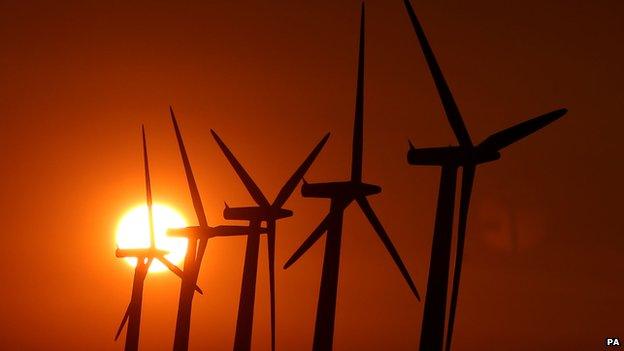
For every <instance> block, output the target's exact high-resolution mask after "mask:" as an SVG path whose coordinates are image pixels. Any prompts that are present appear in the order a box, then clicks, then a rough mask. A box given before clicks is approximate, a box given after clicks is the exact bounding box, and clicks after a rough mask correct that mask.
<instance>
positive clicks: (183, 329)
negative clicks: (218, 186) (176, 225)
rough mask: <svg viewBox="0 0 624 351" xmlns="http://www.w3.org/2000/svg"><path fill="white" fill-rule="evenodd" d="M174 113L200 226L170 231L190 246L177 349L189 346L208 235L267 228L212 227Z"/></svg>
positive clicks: (258, 231)
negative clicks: (192, 317) (198, 278)
mask: <svg viewBox="0 0 624 351" xmlns="http://www.w3.org/2000/svg"><path fill="white" fill-rule="evenodd" d="M169 111H170V113H171V120H172V122H173V127H174V130H175V133H176V138H177V140H178V147H179V149H180V155H181V157H182V163H183V165H184V172H185V174H186V179H187V182H188V186H189V191H190V193H191V199H192V200H193V207H194V208H195V214H196V216H197V221H198V223H199V226H192V227H187V228H182V229H174V230H170V231H169V235H174V236H183V237H186V238H188V247H187V252H186V257H185V259H184V275H183V277H182V284H181V287H180V300H179V305H178V316H177V321H176V331H175V338H174V342H173V349H174V351H186V350H188V342H189V334H190V330H191V310H192V304H193V295H194V293H193V290H194V288H193V287H194V286H195V285H196V284H197V277H198V276H199V269H200V266H201V262H202V259H203V257H204V252H205V251H206V246H207V244H208V239H210V238H212V237H215V236H235V235H247V234H260V233H263V232H266V228H260V227H259V226H258V227H254V228H252V227H249V226H232V225H221V226H216V227H211V226H209V225H208V221H207V220H206V214H205V213H204V207H203V205H202V202H201V197H200V196H199V190H198V188H197V183H195V176H194V175H193V170H192V168H191V163H190V161H189V159H188V155H187V153H186V148H185V147H184V141H183V140H182V134H181V133H180V128H179V127H178V122H177V120H176V118H175V115H174V113H173V109H172V108H169Z"/></svg>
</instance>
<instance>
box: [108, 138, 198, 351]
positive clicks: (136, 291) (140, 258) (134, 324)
mask: <svg viewBox="0 0 624 351" xmlns="http://www.w3.org/2000/svg"><path fill="white" fill-rule="evenodd" d="M141 134H142V137H143V161H144V165H145V190H146V197H147V213H148V221H149V236H150V246H149V247H148V248H140V249H120V248H117V250H116V251H115V255H116V256H117V257H136V259H137V264H136V267H135V269H134V281H133V283H132V295H131V297H130V303H129V304H128V307H127V308H126V312H125V313H124V316H123V318H122V320H121V323H120V325H119V328H118V329H117V333H116V335H115V340H117V339H119V335H120V334H121V331H122V330H123V327H124V326H125V324H126V322H128V331H127V333H126V344H125V348H124V349H125V350H126V351H136V350H138V348H139V331H140V329H141V306H142V304H143V283H144V282H145V278H146V276H147V272H148V270H149V267H150V265H151V264H152V262H153V260H154V259H157V260H159V261H160V262H162V263H163V264H164V265H165V266H166V267H167V268H169V270H170V271H172V272H173V273H175V274H176V275H177V276H178V277H180V278H182V276H183V273H182V271H181V270H180V268H178V267H177V266H176V265H175V264H173V263H172V262H171V261H169V260H168V259H166V258H165V255H166V254H168V252H167V251H165V250H160V249H158V248H156V239H155V237H154V216H153V213H152V187H151V183H150V173H149V162H148V159H147V143H146V141H145V128H144V127H143V126H141ZM194 290H196V291H198V292H199V293H200V294H201V293H202V291H201V289H200V288H199V287H197V285H194Z"/></svg>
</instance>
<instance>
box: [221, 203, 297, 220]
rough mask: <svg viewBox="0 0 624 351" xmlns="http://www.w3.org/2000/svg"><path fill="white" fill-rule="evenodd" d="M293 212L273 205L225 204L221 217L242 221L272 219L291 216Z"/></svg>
mask: <svg viewBox="0 0 624 351" xmlns="http://www.w3.org/2000/svg"><path fill="white" fill-rule="evenodd" d="M292 215H293V212H292V211H291V210H287V209H284V208H279V207H275V206H269V207H266V206H250V207H229V206H228V205H227V204H225V208H224V209H223V218H225V219H227V220H243V221H274V220H277V219H282V218H287V217H291V216H292Z"/></svg>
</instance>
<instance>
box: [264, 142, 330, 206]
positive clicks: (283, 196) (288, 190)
mask: <svg viewBox="0 0 624 351" xmlns="http://www.w3.org/2000/svg"><path fill="white" fill-rule="evenodd" d="M328 138H329V133H327V134H325V136H324V137H323V139H321V141H320V142H319V143H318V144H317V145H316V147H315V148H314V149H313V150H312V152H310V154H309V155H308V157H307V158H306V159H305V160H304V161H303V163H302V164H301V165H300V166H299V168H297V170H296V171H295V173H293V175H292V176H291V177H290V179H288V181H287V182H286V184H284V186H283V187H282V189H281V190H280V192H279V194H277V197H276V198H275V201H273V206H274V207H277V208H281V207H282V206H283V205H284V204H285V203H286V200H288V198H289V197H290V195H291V194H292V192H293V191H294V190H295V188H296V187H297V184H299V182H300V181H301V179H302V178H303V176H304V175H305V173H306V172H307V171H308V169H309V168H310V166H311V165H312V162H314V160H315V159H316V156H318V154H319V153H320V152H321V150H322V149H323V146H325V143H326V142H327V139H328Z"/></svg>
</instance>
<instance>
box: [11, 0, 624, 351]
mask: <svg viewBox="0 0 624 351" xmlns="http://www.w3.org/2000/svg"><path fill="white" fill-rule="evenodd" d="M414 7H415V9H416V11H417V12H418V14H419V16H420V18H421V21H422V22H423V25H424V27H425V30H426V32H427V34H428V36H429V39H430V41H431V44H432V46H433V48H434V50H435V51H436V53H437V55H438V58H439V61H440V64H441V66H442V68H443V70H444V72H445V74H446V76H447V79H448V81H449V84H450V86H451V89H452V90H453V92H454V94H455V96H456V99H457V102H458V104H459V106H460V108H461V109H462V111H463V114H464V116H465V121H466V124H467V126H468V129H469V130H470V132H471V134H472V136H473V139H474V140H475V141H476V140H481V139H482V138H484V137H485V136H487V135H488V134H489V133H491V132H494V131H497V130H499V129H501V128H504V127H507V126H509V125H511V124H513V123H515V122H519V121H521V120H523V119H526V118H529V117H533V116H536V115H539V114H541V113H544V112H547V111H550V110H553V109H556V108H559V107H567V108H568V109H569V110H570V112H569V113H568V115H567V116H566V117H565V118H564V119H562V120H560V121H558V122H556V123H555V124H553V125H552V126H549V127H548V128H546V129H545V130H543V131H542V132H540V133H538V134H536V135H534V136H532V137H530V138H529V139H527V140H525V141H523V142H521V143H519V144H517V145H514V146H512V147H510V148H509V149H507V150H505V152H504V154H503V158H502V159H501V160H500V161H499V162H496V163H494V164H488V165H485V166H483V167H480V168H479V170H478V172H477V181H476V185H475V191H474V196H473V202H472V204H473V206H472V209H471V214H470V220H469V229H468V237H467V240H468V241H467V245H466V257H465V265H464V270H463V276H462V290H461V292H460V301H459V309H458V319H457V326H456V334H455V335H456V338H455V340H454V343H455V346H456V349H457V350H501V349H505V350H529V349H534V350H590V349H592V350H593V349H599V348H600V347H601V346H602V344H603V342H604V341H603V338H605V337H607V336H613V335H618V333H622V332H623V331H622V319H621V318H622V315H624V304H622V302H621V296H624V282H622V279H621V276H622V268H623V264H622V260H621V257H622V250H623V249H624V238H623V236H622V235H621V234H622V233H624V228H623V227H622V221H621V220H619V218H620V217H621V214H620V213H619V211H618V210H619V209H621V206H620V201H621V198H622V195H624V194H623V191H622V186H621V181H620V180H621V179H622V177H623V176H624V168H623V167H622V166H621V163H620V161H621V160H620V159H621V157H620V156H619V154H618V152H619V151H620V149H621V148H622V147H623V146H624V145H622V141H621V140H622V137H621V131H622V128H624V123H623V122H622V118H621V116H623V115H624V113H623V112H624V111H623V105H622V101H624V99H623V89H622V84H621V82H622V81H624V74H623V72H622V68H621V67H622V62H624V57H623V56H624V55H623V54H624V50H623V49H622V46H621V43H622V42H623V41H624V31H623V29H622V23H624V18H623V17H624V16H623V15H624V12H623V11H624V5H623V4H622V3H620V2H615V1H592V2H581V1H563V0H558V1H555V0H547V1H537V0H531V1H512V2H501V1H490V0H488V1H471V2H465V1H457V0H453V1H443V2H431V1H416V2H414ZM358 10H359V2H358V1H341V2H335V1H326V2H325V3H320V2H303V1H270V2H269V1H254V2H251V1H246V2H243V3H240V2H225V1H224V2H223V3H222V4H214V3H211V4H206V3H205V2H197V3H186V4H179V3H176V2H166V3H165V2H153V1H151V2H143V3H138V2H134V3H133V4H126V3H125V2H115V3H112V2H101V3H92V2H85V1H75V2H64V3H63V4H59V3H57V2H50V3H45V2H31V1H2V2H1V3H0V45H1V46H2V50H1V52H0V121H1V124H0V145H1V146H2V152H1V155H2V162H0V169H1V174H2V176H1V177H2V178H1V179H2V180H1V181H0V217H1V219H2V221H1V223H2V228H3V232H4V234H3V235H0V257H1V260H2V265H1V267H2V268H1V269H0V280H1V281H2V284H0V310H1V311H2V314H0V325H1V328H0V343H1V344H2V345H3V346H2V347H3V348H6V349H11V350H13V349H22V350H68V349H82V350H86V349H88V350H120V349H122V342H119V343H115V342H113V340H112V339H113V335H114V331H115V329H116V327H117V325H118V323H119V320H120V318H121V316H122V313H123V311H124V308H125V305H126V303H127V301H128V299H129V296H130V288H131V277H132V270H131V269H130V268H129V267H128V265H126V264H125V263H124V262H123V261H122V260H119V259H116V258H115V256H114V248H115V244H114V241H113V239H114V237H113V236H114V229H115V225H116V223H117V221H118V219H119V217H120V216H121V215H122V214H123V212H124V211H126V210H127V209H128V208H130V207H131V206H133V205H136V204H138V203H140V202H141V201H144V187H143V170H142V163H141V162H142V161H141V146H140V129H139V127H140V124H141V123H145V124H146V127H147V132H148V138H149V139H148V142H149V145H150V153H151V154H150V161H151V168H152V176H153V191H154V197H155V200H156V201H160V202H167V203H169V204H171V205H173V206H175V207H177V208H179V209H181V210H182V211H183V212H184V213H185V215H186V216H187V218H193V217H192V216H193V212H192V207H191V202H190V199H189V196H188V192H187V188H186V184H185V178H184V174H183V171H182V168H181V163H180V160H179V156H178V154H177V149H176V145H175V139H174V134H173V131H172V129H171V126H170V121H169V118H168V111H167V108H168V105H170V104H171V105H173V106H174V108H175V110H176V113H177V115H178V118H179V121H180V125H181V128H182V132H183V133H184V136H185V140H186V143H187V148H188V151H189V155H190V158H191V162H192V163H193V167H194V169H195V172H196V178H197V181H198V184H199V187H200V191H201V194H202V197H203V201H204V205H205V207H206V209H207V214H208V218H209V221H210V223H211V224H219V223H223V220H222V218H221V210H222V206H223V200H227V201H228V203H229V204H231V205H252V204H253V202H252V200H251V198H250V197H249V195H248V194H247V193H246V191H245V189H244V187H243V186H242V185H241V184H240V182H239V181H238V179H236V178H235V176H234V173H233V171H232V170H231V168H230V166H229V165H228V164H227V162H226V160H225V159H224V157H223V156H222V155H221V154H220V152H219V150H218V148H217V147H216V145H215V143H214V142H213V140H212V138H211V137H210V135H209V129H210V128H214V129H215V130H216V131H217V132H219V133H220V135H221V136H222V137H223V138H224V140H225V141H226V142H227V143H228V145H229V146H230V147H231V148H232V150H233V152H234V153H235V154H236V155H237V156H238V157H239V159H240V160H241V162H242V163H243V164H244V165H245V167H246V168H247V169H248V170H249V171H250V173H251V174H252V176H253V177H254V179H255V180H256V182H257V183H258V184H259V185H260V186H261V187H262V189H263V191H265V193H266V194H267V196H268V197H270V198H273V197H274V196H275V194H276V193H277V191H278V190H279V188H280V187H281V185H282V183H283V182H284V181H285V180H286V179H287V178H288V176H290V174H291V173H292V171H293V170H294V169H295V168H296V167H297V165H298V164H299V163H300V162H301V161H302V160H303V158H304V157H305V155H307V153H308V152H309V151H310V150H311V148H312V147H313V146H314V145H315V143H316V142H317V141H318V140H319V139H320V138H321V137H322V135H323V134H324V133H325V132H327V131H330V132H332V136H331V138H330V140H329V142H328V144H327V145H326V147H325V149H324V150H323V152H322V153H321V155H320V156H319V157H318V159H317V161H316V163H315V164H314V165H313V166H312V168H311V170H310V171H309V173H308V175H307V176H306V179H308V180H310V181H332V180H338V179H346V177H347V176H348V170H349V159H350V144H351V127H352V121H353V106H354V95H355V69H356V68H355V64H356V46H357V30H358V21H359V13H358ZM366 50H367V51H366V55H367V56H366V59H367V63H366V64H367V66H366V105H365V122H364V123H365V127H364V128H365V145H364V180H365V181H368V182H370V183H376V184H379V185H381V186H382V188H383V192H382V193H381V194H380V195H378V196H376V197H373V198H371V202H372V204H373V206H374V208H375V209H376V211H377V213H378V215H379V217H380V218H381V220H382V222H383V223H384V225H385V226H386V229H387V230H388V232H389V234H390V236H391V237H392V239H393V241H394V243H395V244H396V246H397V248H398V250H399V252H400V253H401V255H402V256H403V257H404V259H405V261H406V264H407V266H408V268H409V269H410V272H411V273H412V276H413V277H414V280H415V282H416V284H417V286H418V287H419V289H421V291H424V289H425V286H426V279H427V268H428V267H427V265H428V262H429V249H430V245H431V236H432V228H433V218H434V208H435V199H436V191H437V189H436V187H437V181H438V176H439V171H438V170H437V169H435V168H430V169H427V168H416V167H410V166H408V165H407V163H406V159H405V156H406V151H407V138H410V139H411V140H412V141H413V142H414V144H415V145H417V146H437V145H447V144H450V143H454V138H453V135H452V133H451V130H450V128H449V127H448V125H447V123H446V120H445V118H444V117H443V113H442V109H441V106H440V103H439V100H438V98H437V95H436V93H435V90H434V86H433V82H432V81H431V78H430V76H429V73H428V71H427V70H426V66H425V63H424V60H423V58H422V54H421V53H420V51H419V48H418V46H417V41H416V38H415V36H414V34H413V32H412V28H411V26H410V23H409V20H408V17H407V15H406V13H405V10H404V8H403V5H402V3H401V1H399V0H396V1H375V0H370V1H368V2H367V48H366ZM286 207H287V208H289V209H292V210H294V211H295V216H294V217H292V218H289V219H286V220H283V221H281V222H279V223H278V240H277V261H278V264H279V265H280V266H281V264H283V263H284V262H285V260H286V259H287V258H288V257H290V255H291V254H292V252H293V251H294V250H295V249H296V248H297V247H298V245H299V244H300V243H301V241H302V240H303V239H304V238H305V237H306V236H307V235H308V234H309V232H310V231H311V230H312V229H313V228H314V227H315V226H316V224H317V223H318V221H319V220H320V219H321V218H322V216H323V214H324V212H325V211H326V210H327V208H328V203H327V201H324V200H318V199H303V198H301V196H300V193H299V190H297V191H295V193H294V195H293V197H292V198H291V200H290V201H289V202H288V203H287V205H286ZM512 218H513V219H512ZM512 223H513V224H512ZM513 230H515V231H516V232H517V235H518V245H517V247H516V248H515V249H514V248H513V247H512V245H511V244H510V242H511V241H510V235H511V232H512V231H513ZM343 238H344V239H343V251H342V252H343V255H342V261H341V280H340V285H339V297H338V307H337V315H336V318H337V321H336V323H337V324H336V337H335V345H336V347H335V348H336V350H379V349H382V348H385V349H387V350H408V349H413V348H414V347H415V346H414V345H416V343H417V341H418V338H419V334H420V321H421V317H422V310H423V304H422V303H417V302H416V301H415V299H414V298H413V296H412V295H411V294H410V291H409V289H408V288H407V286H406V285H405V283H404V282H403V280H402V278H401V276H400V274H399V272H398V270H397V269H396V268H395V267H394V266H393V264H392V261H391V259H390V257H389V256H388V255H387V254H386V253H385V251H384V249H383V247H382V245H381V243H380V242H379V240H378V239H377V238H376V237H375V234H374V233H373V231H372V229H370V227H369V226H368V224H367V222H366V221H365V218H364V216H363V215H362V214H361V213H360V212H359V211H357V210H355V207H352V208H351V209H349V210H348V211H347V212H346V217H345V226H344V237H343ZM319 244H322V242H319ZM319 244H317V245H316V246H315V247H314V248H313V249H312V250H311V252H310V253H309V254H308V255H306V256H305V257H304V258H303V259H302V260H301V261H300V262H298V263H297V264H296V265H294V266H293V267H292V268H291V269H289V270H288V271H283V270H281V268H280V269H279V270H278V275H277V294H278V295H277V296H278V305H277V309H278V317H277V323H278V330H277V333H278V334H277V335H278V346H280V349H282V350H298V349H308V348H309V347H310V345H311V338H312V329H313V322H314V313H315V305H316V299H317V292H318V285H319V281H320V267H321V253H322V245H319ZM264 245H265V243H264V240H263V241H262V246H261V256H260V274H259V282H258V284H259V285H258V297H257V308H256V323H255V329H254V331H255V334H254V349H255V350H268V346H269V344H268V336H269V328H268V324H269V323H268V322H269V320H268V304H267V301H268V285H267V274H266V256H265V246H264ZM243 249H244V239H217V240H213V241H211V242H210V244H209V246H208V250H207V252H206V258H205V260H204V262H203V269H202V273H201V275H200V280H199V282H200V285H201V286H202V288H203V289H204V291H205V292H206V293H205V296H203V297H198V298H196V300H195V304H194V311H193V325H192V333H191V334H192V335H191V349H194V350H199V349H206V348H208V347H209V348H210V349H211V350H229V349H231V345H232V341H233V337H234V325H235V319H236V307H237V303H238V293H239V288H240V278H241V274H242V272H241V268H242V263H243V254H244V252H243ZM178 288H179V282H178V280H177V279H176V278H175V277H174V276H173V275H170V274H154V275H150V276H149V277H148V280H147V283H146V291H145V297H144V314H143V324H142V331H141V337H142V338H141V343H142V346H144V349H149V350H161V349H162V350H168V349H170V347H171V344H172V340H173V326H174V320H175V311H176V305H177V293H178ZM619 336H620V337H624V335H622V334H619Z"/></svg>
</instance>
